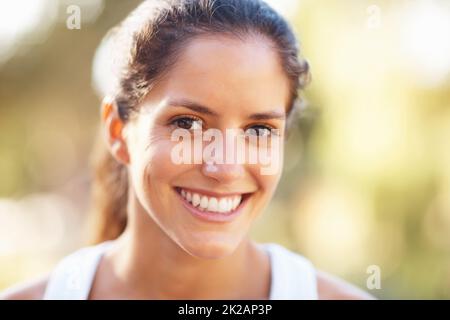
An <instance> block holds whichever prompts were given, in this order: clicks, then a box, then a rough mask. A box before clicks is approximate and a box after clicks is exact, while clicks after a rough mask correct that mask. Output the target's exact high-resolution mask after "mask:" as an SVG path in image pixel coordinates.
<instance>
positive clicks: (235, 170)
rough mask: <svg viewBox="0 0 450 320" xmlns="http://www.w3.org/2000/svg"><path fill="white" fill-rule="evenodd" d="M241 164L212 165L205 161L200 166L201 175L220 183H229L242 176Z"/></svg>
mask: <svg viewBox="0 0 450 320" xmlns="http://www.w3.org/2000/svg"><path fill="white" fill-rule="evenodd" d="M244 170H245V169H244V167H243V165H242V164H235V163H233V164H228V163H214V162H213V161H206V162H204V163H203V164H202V173H203V174H204V175H205V176H207V177H210V178H213V179H214V180H217V181H218V182H221V183H230V182H233V181H236V180H238V179H240V178H242V177H243V176H244Z"/></svg>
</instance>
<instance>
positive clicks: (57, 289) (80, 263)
mask: <svg viewBox="0 0 450 320" xmlns="http://www.w3.org/2000/svg"><path fill="white" fill-rule="evenodd" d="M111 243H112V241H106V242H102V243H100V244H98V245H95V246H90V247H85V248H82V249H79V250H78V251H75V252H73V253H71V254H70V255H68V256H66V257H65V258H63V259H62V260H61V261H60V262H59V263H58V264H57V266H56V267H55V268H54V269H53V271H52V272H51V274H50V278H49V281H48V283H47V287H46V290H45V294H44V300H86V299H88V297H89V292H90V290H91V287H92V282H93V280H94V277H95V273H96V270H97V267H98V264H99V262H100V259H101V257H102V256H103V253H104V252H105V251H106V249H107V248H108V247H109V246H110V245H111Z"/></svg>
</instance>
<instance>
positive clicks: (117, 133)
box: [101, 97, 130, 165]
mask: <svg viewBox="0 0 450 320" xmlns="http://www.w3.org/2000/svg"><path fill="white" fill-rule="evenodd" d="M101 121H102V127H103V132H104V135H105V139H106V142H107V144H108V146H109V149H110V151H111V154H112V155H113V157H114V158H115V159H116V160H117V161H119V162H121V163H123V164H125V165H127V164H128V163H129V161H130V159H129V154H128V148H127V144H126V141H125V139H124V137H123V129H124V123H123V121H122V119H120V117H119V113H118V110H117V107H116V104H115V103H114V101H113V99H111V98H110V97H105V98H104V99H103V101H102V106H101Z"/></svg>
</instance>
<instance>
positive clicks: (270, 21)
mask: <svg viewBox="0 0 450 320" xmlns="http://www.w3.org/2000/svg"><path fill="white" fill-rule="evenodd" d="M202 34H227V35H231V36H234V37H238V38H242V37H243V36H245V35H251V34H255V35H262V36H264V37H266V38H267V39H269V40H271V41H272V43H273V44H274V48H275V49H276V50H277V52H278V54H279V58H280V62H281V64H282V66H283V69H284V71H285V73H286V76H287V77H288V78H289V80H290V92H291V99H290V101H289V105H288V106H287V108H288V109H287V110H288V121H289V123H291V122H292V118H293V114H294V113H295V111H296V109H297V108H298V105H299V95H298V94H299V91H300V90H301V89H302V88H303V87H304V86H305V85H306V84H307V83H308V82H309V79H310V73H309V66H308V63H307V62H306V60H304V59H302V58H301V57H300V56H299V55H298V50H299V49H298V43H297V41H296V38H295V36H294V33H293V32H292V30H291V28H290V27H289V25H288V24H287V22H286V21H285V20H284V19H283V18H282V17H281V16H280V15H279V14H278V13H276V12H275V11H274V10H273V9H272V8H271V7H269V6H268V5H267V4H266V3H265V2H263V1H261V0H147V1H144V2H143V3H142V4H141V5H139V7H137V8H136V9H135V10H134V11H133V12H132V13H131V14H130V15H128V17H127V18H126V19H125V20H124V21H123V22H122V23H121V24H120V25H119V26H117V27H116V28H114V29H113V30H112V31H111V32H110V33H109V34H108V37H111V38H112V39H113V40H114V41H113V43H114V44H113V47H112V48H110V50H112V51H113V52H114V53H115V57H114V59H113V60H114V66H115V75H116V76H115V79H114V80H115V83H116V85H115V88H114V90H113V92H112V95H113V98H114V101H115V104H116V106H117V108H118V112H119V116H120V118H121V119H122V121H124V122H126V121H127V120H128V119H129V117H130V115H131V114H132V113H133V111H135V110H136V108H137V106H138V105H139V103H140V102H141V101H142V99H143V98H144V97H145V96H146V95H147V93H148V92H149V91H150V90H151V88H152V86H153V85H154V84H155V82H156V81H158V80H159V79H161V77H162V76H163V75H164V74H166V73H167V72H168V71H169V70H170V67H171V66H173V64H174V63H175V61H176V60H177V56H178V55H179V53H180V51H181V50H182V48H183V46H184V45H186V43H187V42H188V41H189V40H192V39H193V38H194V37H197V36H200V35H202ZM289 123H288V125H289ZM93 160H94V162H93V164H94V183H93V188H92V204H93V211H94V212H93V215H92V218H93V222H94V224H93V227H94V229H93V230H94V235H93V239H92V242H94V243H98V242H102V241H105V240H110V239H115V238H117V237H118V236H119V235H120V234H121V233H122V232H123V230H124V229H125V226H126V221H127V213H126V209H127V208H126V206H127V197H128V175H127V169H126V167H125V166H124V165H121V164H120V163H119V162H117V161H116V160H115V159H114V158H113V157H112V156H111V154H110V152H109V150H108V149H107V148H106V146H105V143H104V142H103V139H99V141H98V142H97V145H96V147H95V153H94V158H93Z"/></svg>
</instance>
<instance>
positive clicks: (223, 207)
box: [219, 198, 230, 212]
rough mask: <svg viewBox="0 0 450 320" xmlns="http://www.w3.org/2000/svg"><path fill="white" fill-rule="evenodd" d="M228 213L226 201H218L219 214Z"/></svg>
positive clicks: (223, 199)
mask: <svg viewBox="0 0 450 320" xmlns="http://www.w3.org/2000/svg"><path fill="white" fill-rule="evenodd" d="M227 211H230V209H229V205H228V200H227V199H225V198H222V199H220V201H219V212H227Z"/></svg>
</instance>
